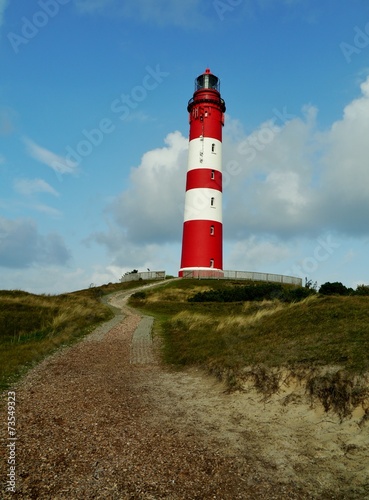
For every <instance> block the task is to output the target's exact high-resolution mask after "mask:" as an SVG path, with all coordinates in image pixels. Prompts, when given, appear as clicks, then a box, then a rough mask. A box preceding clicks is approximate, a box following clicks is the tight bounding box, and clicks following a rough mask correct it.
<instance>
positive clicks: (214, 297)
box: [188, 283, 315, 302]
mask: <svg viewBox="0 0 369 500" xmlns="http://www.w3.org/2000/svg"><path fill="white" fill-rule="evenodd" d="M313 293H315V291H314V290H311V289H308V288H302V287H297V288H287V287H283V286H282V285H280V284H279V283H263V284H257V285H246V286H239V287H236V286H235V287H224V288H219V289H217V290H207V291H205V292H199V293H196V295H194V296H193V297H190V298H189V299H188V301H189V302H245V301H253V300H275V299H278V300H281V301H282V302H294V301H299V300H302V299H304V298H306V297H307V296H309V295H311V294H313Z"/></svg>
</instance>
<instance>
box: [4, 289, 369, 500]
mask: <svg viewBox="0 0 369 500" xmlns="http://www.w3.org/2000/svg"><path fill="white" fill-rule="evenodd" d="M125 300H126V295H125V294H122V293H120V294H115V295H114V296H113V297H111V298H110V302H111V303H112V304H113V305H115V306H116V307H119V308H123V313H124V315H122V316H120V317H118V318H117V319H115V320H113V321H112V322H109V323H108V324H107V325H105V326H104V327H102V328H99V329H98V330H96V331H95V332H93V333H92V334H91V335H89V336H88V337H86V338H85V339H84V340H83V341H81V342H79V343H78V344H76V345H75V346H73V347H71V348H67V349H64V350H60V351H58V353H57V354H55V355H54V356H51V357H50V358H48V359H47V360H45V361H44V362H42V363H41V364H40V365H38V366H37V367H36V368H35V369H34V370H32V371H31V372H30V373H29V374H28V376H27V377H25V378H24V379H23V380H22V382H21V383H19V384H18V385H17V387H15V388H14V389H12V390H14V391H15V392H16V401H17V403H16V415H17V436H18V441H17V443H16V485H17V493H16V494H15V495H14V494H12V493H11V494H8V495H7V494H5V493H4V494H3V496H2V498H4V499H6V498H13V497H14V496H15V497H16V498H29V499H92V498H93V499H100V498H107V499H161V498H166V499H173V500H175V499H259V498H265V499H305V498H306V499H307V498H309V499H313V498H316V499H324V498H332V499H339V498H342V499H343V498H347V499H351V498H353V499H354V498H360V499H363V498H369V481H368V455H369V454H368V439H367V437H368V434H369V431H368V426H367V425H364V426H361V427H359V426H358V424H357V422H356V421H355V420H352V421H350V422H348V423H344V424H343V427H342V426H340V424H339V423H338V420H337V421H336V420H335V419H334V418H333V417H332V416H329V417H327V416H326V415H322V414H320V413H319V412H317V411H313V410H311V409H310V408H309V406H308V405H307V404H306V403H305V402H304V401H297V400H296V399H295V402H294V403H291V404H289V405H283V404H281V402H282V399H283V397H285V395H277V396H276V397H275V398H274V399H271V400H269V401H264V402H263V401H261V400H260V396H258V395H256V394H255V393H254V392H253V391H252V390H251V389H250V390H249V391H248V392H246V393H242V394H239V393H238V394H237V393H236V394H226V393H225V392H224V387H223V386H222V385H221V384H220V383H218V382H217V381H215V380H214V379H213V378H211V377H208V376H206V375H204V374H203V373H202V372H201V371H197V370H187V371H185V372H171V371H169V370H167V369H164V368H163V367H161V366H160V364H159V363H158V362H157V360H156V357H155V356H154V354H153V350H152V342H151V338H150V335H149V333H148V332H149V327H150V320H149V319H148V318H146V317H145V318H144V320H143V321H142V322H141V320H142V318H141V317H140V316H139V315H138V314H137V313H135V312H134V311H132V310H131V309H129V308H126V306H125ZM139 325H140V326H139ZM138 327H139V328H138ZM4 409H5V407H4V405H3V404H2V408H1V411H2V412H1V421H3V422H5V418H6V416H5V414H4ZM346 424H347V425H346ZM1 438H2V443H3V445H2V447H1V450H2V454H3V456H2V457H1V464H0V477H1V480H2V481H3V486H5V484H4V479H3V478H5V481H6V474H7V472H8V465H7V462H6V460H7V453H8V452H7V449H6V445H5V444H4V443H5V442H6V438H7V435H6V429H5V426H2V427H1ZM4 450H5V452H4ZM2 491H4V488H3V489H2Z"/></svg>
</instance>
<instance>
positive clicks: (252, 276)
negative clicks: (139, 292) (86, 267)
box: [120, 269, 302, 286]
mask: <svg viewBox="0 0 369 500" xmlns="http://www.w3.org/2000/svg"><path fill="white" fill-rule="evenodd" d="M165 275H166V274H165V271H147V272H144V273H129V274H126V275H124V276H122V277H121V279H120V281H121V282H122V283H124V282H126V281H138V280H164V279H165ZM183 278H196V279H217V280H219V279H228V280H229V279H232V280H250V281H267V282H272V283H282V284H287V285H297V286H302V278H296V277H295V276H285V275H283V274H272V273H258V272H253V271H214V273H212V272H211V271H206V272H203V273H202V272H200V271H198V270H195V269H194V270H191V271H185V272H184V273H183Z"/></svg>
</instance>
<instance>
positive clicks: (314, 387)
mask: <svg viewBox="0 0 369 500" xmlns="http://www.w3.org/2000/svg"><path fill="white" fill-rule="evenodd" d="M200 283H201V285H200V286H201V288H202V291H207V290H210V289H215V290H216V289H221V287H224V286H225V284H224V282H223V283H222V282H212V281H209V282H205V281H201V282H200ZM197 284H198V283H197V282H194V281H190V280H182V281H177V282H173V283H168V284H167V285H166V286H165V287H162V288H161V289H158V290H155V291H154V290H153V291H151V292H145V293H144V294H143V295H142V294H141V295H140V294H138V297H137V296H133V298H132V299H131V304H132V305H134V306H136V307H139V308H140V309H141V310H143V311H145V312H147V313H150V314H152V315H154V316H155V317H156V318H157V320H158V321H157V327H156V328H157V332H158V333H160V334H161V336H162V338H163V343H162V344H163V351H162V352H163V358H164V360H165V361H166V362H168V363H171V364H173V365H176V366H184V365H197V366H202V367H206V368H208V369H209V370H210V371H212V372H213V373H216V374H219V375H222V374H223V375H224V374H227V375H226V377H227V378H228V382H229V384H230V385H234V386H237V379H238V378H239V377H241V374H242V373H243V372H244V370H245V368H246V367H248V368H250V367H251V369H252V370H253V373H254V375H255V379H258V377H259V379H260V374H261V373H263V374H264V375H263V377H264V379H265V381H266V384H264V385H265V387H264V388H270V385H273V383H272V382H273V380H272V379H273V376H272V373H273V370H274V369H288V370H292V371H294V372H300V373H301V372H304V373H305V374H306V373H307V374H310V375H308V378H309V381H308V385H307V390H309V391H311V393H312V394H313V393H314V394H317V395H318V396H319V397H320V399H322V401H323V403H324V404H325V406H326V408H327V409H329V408H330V407H335V404H336V402H337V401H338V400H339V399H340V400H341V403H340V404H341V406H339V404H338V403H337V404H338V406H337V408H335V409H336V410H337V411H338V413H340V414H341V415H345V414H347V413H348V412H349V409H350V407H352V405H353V404H356V403H357V402H358V401H360V400H362V399H363V398H365V397H367V396H368V387H367V386H365V384H364V385H363V384H362V382H360V380H363V379H362V377H364V374H368V373H369V297H368V296H366V297H365V296H364V297H362V296H344V297H343V296H323V295H319V294H314V295H311V296H308V297H307V298H305V299H302V300H300V301H298V302H286V301H281V300H279V299H278V298H276V299H273V300H255V301H245V302H228V303H223V302H189V301H188V299H189V298H192V297H194V296H195V295H196V294H197V293H198V291H199V288H198V286H197ZM226 286H228V287H232V286H233V287H237V286H241V284H238V283H228V285H226ZM242 286H244V283H243V284H242ZM327 367H328V368H329V369H327V370H324V369H325V368H327ZM268 373H269V374H270V377H272V379H271V380H269V382H268V381H267V379H268ZM323 373H324V374H323ZM262 385H263V384H260V386H262ZM276 387H277V386H276ZM355 398H356V399H355ZM360 398H361V399H360Z"/></svg>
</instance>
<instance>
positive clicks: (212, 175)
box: [211, 170, 215, 181]
mask: <svg viewBox="0 0 369 500" xmlns="http://www.w3.org/2000/svg"><path fill="white" fill-rule="evenodd" d="M214 179H215V172H214V170H212V171H211V180H212V181H213V180H214Z"/></svg>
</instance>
